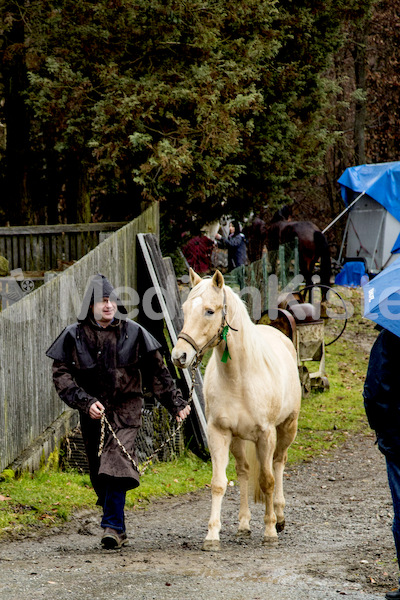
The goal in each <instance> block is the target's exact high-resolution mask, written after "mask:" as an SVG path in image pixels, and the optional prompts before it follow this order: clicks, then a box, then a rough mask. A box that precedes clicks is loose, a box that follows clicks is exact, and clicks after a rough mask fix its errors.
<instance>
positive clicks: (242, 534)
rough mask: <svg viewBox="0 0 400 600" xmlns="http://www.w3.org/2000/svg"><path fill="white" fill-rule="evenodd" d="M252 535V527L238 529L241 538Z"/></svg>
mask: <svg viewBox="0 0 400 600" xmlns="http://www.w3.org/2000/svg"><path fill="white" fill-rule="evenodd" d="M250 536H251V531H250V529H238V530H237V532H236V537H237V538H240V539H245V538H249V537H250Z"/></svg>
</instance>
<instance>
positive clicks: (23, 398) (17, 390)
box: [0, 205, 159, 471]
mask: <svg viewBox="0 0 400 600" xmlns="http://www.w3.org/2000/svg"><path fill="white" fill-rule="evenodd" d="M147 232H150V233H155V234H157V235H158V233H159V214H158V207H157V205H154V206H152V207H150V208H149V209H148V210H147V211H146V212H144V213H143V214H142V215H141V216H140V217H138V218H137V219H135V220H134V221H132V222H130V223H128V224H127V225H125V226H124V227H122V228H120V229H118V230H117V231H116V232H115V233H114V234H113V235H111V236H110V237H108V238H107V239H105V240H104V241H103V242H102V243H100V244H99V245H98V246H97V247H96V248H94V249H93V250H91V251H90V252H89V253H88V254H87V255H86V256H84V257H83V258H81V259H80V260H79V262H77V263H75V264H74V265H72V266H71V267H69V268H68V269H66V270H65V271H64V272H62V273H60V274H59V275H57V276H56V277H54V278H53V279H51V280H50V281H49V282H47V283H45V284H44V285H43V286H41V287H39V288H38V289H36V290H35V291H33V292H31V293H30V294H27V295H26V296H25V297H23V298H22V299H21V300H19V301H18V302H16V303H15V304H12V305H11V306H9V307H8V308H6V309H5V310H3V311H2V312H1V313H0V340H1V343H0V471H2V470H3V469H4V468H6V467H7V466H9V465H11V464H12V463H13V461H14V460H15V459H16V458H17V457H19V456H20V455H21V454H22V453H23V451H24V450H25V449H26V448H28V447H29V446H32V444H33V443H34V442H35V440H38V439H40V437H41V436H42V435H43V432H45V431H47V430H48V429H49V428H50V429H51V428H52V427H53V424H54V423H55V422H56V421H57V419H59V418H60V417H61V416H62V415H63V414H64V413H65V412H68V411H66V410H65V409H66V405H65V404H64V403H63V402H62V401H61V400H60V399H59V397H58V395H57V394H56V392H55V389H54V386H53V383H52V377H51V362H52V361H51V360H49V359H48V358H46V356H45V352H46V350H47V348H48V347H49V346H50V344H51V342H52V341H53V340H54V339H55V338H56V337H57V335H58V334H59V333H60V332H61V331H62V329H63V328H64V327H65V326H66V325H68V324H69V323H72V322H74V321H76V316H77V314H78V312H79V308H80V304H81V301H82V298H83V296H84V291H85V288H86V286H87V284H88V283H89V281H90V278H91V277H92V276H93V275H94V274H95V273H98V272H101V273H103V274H104V275H106V277H108V278H109V279H110V281H112V283H113V284H114V285H115V287H118V288H120V287H127V288H131V289H134V290H136V289H137V272H136V264H137V261H136V234H137V233H147ZM121 299H122V300H124V298H123V297H122V298H121ZM69 412H72V411H69ZM74 414H75V412H74ZM51 435H52V431H50V437H51ZM55 435H56V432H55V431H54V436H55ZM42 447H43V446H40V452H41V449H42ZM53 447H54V446H53ZM49 450H50V451H51V450H52V448H51V444H50V446H49ZM39 458H40V454H39ZM37 466H38V465H37V464H36V465H35V464H32V468H36V467H37Z"/></svg>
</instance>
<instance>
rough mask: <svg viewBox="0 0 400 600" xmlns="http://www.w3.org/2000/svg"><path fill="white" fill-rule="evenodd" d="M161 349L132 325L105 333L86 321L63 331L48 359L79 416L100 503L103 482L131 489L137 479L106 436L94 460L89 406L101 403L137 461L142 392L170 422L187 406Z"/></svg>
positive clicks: (96, 434)
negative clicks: (159, 405)
mask: <svg viewBox="0 0 400 600" xmlns="http://www.w3.org/2000/svg"><path fill="white" fill-rule="evenodd" d="M159 348H160V345H159V343H158V342H157V341H156V340H155V338H153V337H152V336H151V335H150V334H149V333H148V332H147V331H146V330H145V329H144V328H142V327H141V326H140V325H138V324H137V323H135V322H133V321H131V320H130V319H125V320H115V321H114V322H113V323H112V324H111V325H109V326H108V327H107V328H105V329H104V328H102V327H100V326H99V325H97V323H95V322H94V320H93V318H90V317H87V318H86V319H85V320H84V321H83V322H80V323H75V324H74V325H71V326H69V327H67V328H66V329H65V330H64V331H63V332H62V334H61V335H60V336H59V337H58V338H57V340H56V341H55V342H54V343H53V344H52V346H51V347H50V348H49V350H48V351H47V353H46V354H47V356H49V357H50V358H53V359H54V363H53V380H54V384H55V387H56V389H57V392H58V394H59V395H60V397H61V398H62V400H63V401H64V402H65V403H66V404H67V405H68V406H70V407H71V408H75V409H78V410H79V412H80V418H81V427H82V434H83V438H84V441H85V445H86V451H87V455H88V458H89V466H90V472H91V479H92V483H93V485H94V488H95V490H96V492H97V493H98V495H99V498H100V496H101V490H102V488H103V487H104V485H103V483H104V478H108V477H112V478H114V479H113V481H114V484H115V483H117V485H118V486H119V487H121V488H123V489H131V488H133V487H136V486H137V485H139V475H138V473H137V471H136V470H135V468H134V466H133V464H132V462H131V461H130V460H129V459H128V458H127V457H126V456H125V455H124V454H123V453H122V451H121V449H120V448H119V447H118V445H117V442H116V441H115V440H114V438H113V437H112V435H111V434H110V433H108V432H107V435H106V439H105V444H104V450H103V453H102V455H101V458H100V459H99V458H98V457H97V451H98V447H99V438H100V422H99V421H98V420H93V419H91V418H90V417H89V414H88V413H89V408H90V406H91V404H93V403H94V402H95V401H96V400H99V401H100V402H101V403H102V404H103V405H104V406H105V412H106V416H107V418H108V420H109V421H110V424H111V425H112V427H113V429H114V431H115V433H116V434H117V436H118V438H119V440H120V441H121V443H122V444H123V445H124V446H125V448H126V450H127V451H128V452H129V453H130V454H131V456H133V457H134V459H135V461H137V457H136V454H135V440H136V436H137V433H138V429H139V427H140V425H141V422H142V416H141V411H142V406H143V392H144V388H146V389H148V390H149V391H151V392H152V393H153V394H154V396H155V398H156V399H157V400H159V401H160V402H161V403H162V404H163V405H164V406H165V408H167V410H168V411H169V412H170V413H171V414H172V415H173V416H175V415H177V414H178V412H179V411H180V410H182V409H183V408H184V407H185V406H186V404H187V403H186V401H185V400H184V399H183V398H182V395H181V392H180V390H179V389H177V387H176V385H175V382H174V380H173V379H172V378H171V375H170V373H169V371H168V369H167V367H166V366H165V364H164V362H163V359H162V356H161V354H160V352H159Z"/></svg>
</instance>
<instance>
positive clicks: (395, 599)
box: [385, 588, 400, 600]
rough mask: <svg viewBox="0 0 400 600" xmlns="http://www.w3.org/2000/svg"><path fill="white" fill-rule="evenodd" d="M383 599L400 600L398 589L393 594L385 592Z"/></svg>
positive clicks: (399, 590)
mask: <svg viewBox="0 0 400 600" xmlns="http://www.w3.org/2000/svg"><path fill="white" fill-rule="evenodd" d="M385 598H386V600H400V588H399V589H398V590H396V591H395V592H387V593H386V596H385Z"/></svg>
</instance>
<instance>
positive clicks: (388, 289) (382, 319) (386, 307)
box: [363, 257, 400, 337]
mask: <svg viewBox="0 0 400 600" xmlns="http://www.w3.org/2000/svg"><path fill="white" fill-rule="evenodd" d="M363 292H364V317H365V318H366V319H370V320H371V321H375V323H377V324H378V325H381V327H384V328H385V329H388V330H389V331H391V332H392V333H394V334H395V335H397V336H399V337H400V257H399V258H398V259H397V260H395V261H394V262H393V263H392V264H391V265H390V266H389V267H387V268H386V269H384V270H383V271H381V272H380V273H379V274H378V275H376V276H375V277H374V278H373V279H371V281H368V282H367V283H365V284H364V285H363Z"/></svg>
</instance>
